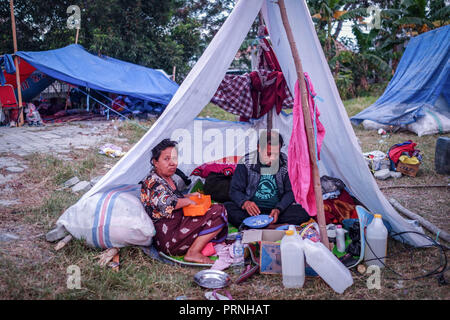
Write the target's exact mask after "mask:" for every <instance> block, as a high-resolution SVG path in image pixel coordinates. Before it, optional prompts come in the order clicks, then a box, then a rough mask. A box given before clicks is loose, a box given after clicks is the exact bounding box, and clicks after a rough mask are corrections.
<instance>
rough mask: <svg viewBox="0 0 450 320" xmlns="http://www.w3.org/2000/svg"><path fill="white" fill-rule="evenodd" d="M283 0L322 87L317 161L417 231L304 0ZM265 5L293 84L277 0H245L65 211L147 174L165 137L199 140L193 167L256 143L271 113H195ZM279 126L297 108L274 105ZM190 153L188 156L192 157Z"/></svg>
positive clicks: (410, 237) (403, 227)
mask: <svg viewBox="0 0 450 320" xmlns="http://www.w3.org/2000/svg"><path fill="white" fill-rule="evenodd" d="M285 3H286V8H287V12H288V18H289V22H290V24H291V27H292V30H293V33H294V37H295V41H296V43H297V47H298V51H299V55H300V58H301V60H302V63H303V68H304V71H305V72H307V73H308V74H309V76H310V78H311V80H312V82H313V84H314V87H315V89H316V92H317V94H318V95H319V96H320V97H321V98H322V99H323V101H321V102H318V107H319V109H320V112H321V116H320V120H321V122H322V124H323V125H324V126H325V129H326V135H325V138H324V141H323V144H322V150H321V160H320V163H319V169H320V173H321V175H323V174H326V175H329V176H333V177H336V178H339V179H341V180H342V181H343V182H344V183H345V184H346V186H347V187H348V189H349V190H350V192H351V193H352V194H353V195H354V196H355V197H356V198H357V199H358V200H359V201H361V202H362V203H363V204H364V205H365V206H366V207H367V208H368V209H369V210H370V211H372V212H373V213H380V214H382V215H383V218H384V219H385V220H386V221H388V222H389V224H390V225H391V226H392V228H393V230H394V231H417V229H415V228H414V227H413V225H412V224H411V223H408V221H407V220H405V219H404V218H403V217H401V216H400V215H399V214H398V213H397V212H396V211H395V210H394V208H393V207H392V206H391V205H390V203H389V202H388V201H387V199H386V198H385V197H384V195H383V194H382V193H381V191H380V190H379V188H378V186H377V184H376V181H375V179H374V178H373V176H372V174H371V172H370V171H369V169H368V166H367V164H366V162H365V160H364V158H363V156H362V151H361V148H360V146H359V144H358V142H357V139H356V136H355V133H354V131H353V128H352V126H351V124H350V120H349V118H348V115H347V113H346V110H345V108H344V106H343V103H342V101H341V99H340V97H339V94H338V90H337V88H336V85H335V82H334V79H333V76H332V74H331V72H330V69H329V67H328V63H327V61H326V58H325V56H324V53H323V51H322V47H321V45H320V42H319V40H318V37H317V34H316V32H315V29H314V25H313V22H312V19H311V16H310V13H309V10H308V7H307V5H306V2H305V0H286V1H285ZM260 11H261V12H262V14H263V18H264V21H265V23H266V26H267V28H268V31H269V36H270V39H271V42H272V45H273V48H274V52H275V54H276V56H277V58H278V60H279V62H280V65H281V68H282V71H283V74H284V76H285V78H286V81H287V83H288V86H289V88H290V91H291V92H294V85H295V82H296V80H297V76H296V71H295V66H294V60H293V57H292V54H291V50H290V47H289V43H288V40H287V36H286V32H285V30H284V27H283V24H282V20H281V15H280V9H279V6H278V4H277V3H276V2H274V1H271V0H245V1H243V0H241V1H239V2H238V3H237V4H236V6H235V8H234V9H233V11H232V13H231V14H230V16H229V17H228V18H227V20H226V21H225V23H224V24H223V26H222V27H221V29H220V30H219V32H218V33H217V34H216V36H215V37H214V39H213V40H212V41H211V43H210V45H209V46H208V48H207V49H206V50H205V52H204V53H203V55H202V56H201V57H200V59H199V60H198V62H197V63H196V64H195V66H194V67H193V68H192V70H191V72H190V73H189V74H188V76H187V77H186V79H185V80H184V82H183V83H182V84H181V86H180V88H179V89H178V91H177V92H176V94H175V95H174V97H173V98H172V100H171V101H170V103H169V105H168V106H167V108H166V110H165V111H164V113H163V114H162V115H161V116H160V117H159V119H158V120H157V121H156V122H155V124H154V125H153V126H152V127H151V128H150V130H149V131H148V132H147V133H146V134H145V135H144V136H143V137H142V138H141V140H140V141H139V142H138V143H136V145H135V146H134V147H133V148H132V149H131V150H130V151H129V152H128V153H127V154H126V155H125V156H124V157H123V158H122V159H121V160H120V161H119V162H118V163H117V164H116V165H115V166H114V167H113V168H112V169H111V170H110V171H109V172H108V173H107V174H106V175H105V176H104V177H103V178H102V179H101V180H100V181H99V182H98V183H97V184H96V185H95V186H94V187H93V188H92V189H91V190H90V191H88V192H87V193H86V194H85V195H84V196H83V197H82V198H81V199H80V200H79V201H78V202H77V203H76V204H75V205H73V206H72V207H71V208H69V209H68V210H67V211H70V212H71V213H72V214H73V213H78V214H82V208H85V207H86V206H85V204H86V203H88V202H89V201H93V200H92V198H93V196H94V195H96V194H98V193H99V192H102V191H105V190H107V189H110V188H111V187H112V186H119V185H127V184H136V183H138V182H139V181H141V180H142V179H143V178H145V176H146V175H147V174H148V172H149V171H150V162H149V160H150V155H151V149H152V148H153V147H154V146H155V145H156V144H157V143H159V142H160V141H161V140H162V139H164V138H173V139H174V138H175V139H178V140H180V141H181V142H184V143H185V144H184V146H186V145H192V146H193V149H192V150H193V151H192V150H191V151H188V150H180V165H179V167H180V169H181V170H183V171H184V172H185V173H187V174H190V173H191V170H192V169H193V168H194V167H196V166H198V165H200V164H202V163H204V162H207V161H211V160H215V159H220V158H221V157H223V156H228V155H235V154H236V153H237V154H238V155H243V154H242V152H247V151H250V150H251V145H252V144H251V143H249V142H248V141H249V140H250V141H252V139H253V142H254V138H255V137H252V136H250V137H249V138H248V139H247V138H246V133H247V134H248V133H249V132H250V131H251V129H258V128H265V127H266V117H263V118H261V119H258V120H255V121H250V122H248V123H242V122H231V121H219V120H213V119H200V118H196V117H197V116H198V114H199V113H200V112H201V110H202V109H203V108H204V107H205V106H206V105H207V104H208V103H209V102H210V100H211V98H212V97H213V95H214V93H215V91H216V90H217V88H218V86H219V84H220V82H221V81H222V79H223V78H224V75H225V73H226V71H227V69H228V67H229V66H230V64H231V62H232V60H233V58H234V57H235V54H236V52H237V51H238V49H239V47H240V45H241V43H242V42H243V40H244V38H245V37H246V35H247V33H248V31H249V30H250V27H251V25H252V23H253V22H254V20H255V18H256V17H257V15H258V13H259V12H260ZM273 128H275V129H279V130H280V132H281V134H282V135H283V136H284V137H285V140H286V141H287V140H288V139H289V137H290V136H291V130H292V116H291V115H286V114H284V113H282V114H281V115H280V116H278V115H276V114H275V113H274V114H273ZM208 129H209V130H208ZM233 130H235V131H233ZM236 130H237V132H240V133H239V134H237V135H236V134H235V137H234V138H236V140H237V143H235V144H234V145H230V139H229V138H228V137H227V138H226V139H225V138H224V137H226V136H227V134H228V133H230V132H234V133H236ZM239 130H240V131H239ZM249 130H250V131H249ZM234 138H233V139H232V140H234ZM246 141H247V142H246ZM241 147H242V149H239V148H241ZM180 149H182V148H180ZM237 150H238V151H237ZM189 159H190V160H191V161H190V163H186V162H188V161H187V160H189ZM67 211H66V213H67ZM57 224H58V222H57ZM403 238H404V239H405V240H406V241H407V242H408V243H410V244H412V245H416V246H419V245H425V244H427V243H426V241H425V239H424V238H423V237H421V236H420V235H417V234H413V233H411V234H405V235H404V236H403Z"/></svg>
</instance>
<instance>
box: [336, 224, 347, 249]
mask: <svg viewBox="0 0 450 320" xmlns="http://www.w3.org/2000/svg"><path fill="white" fill-rule="evenodd" d="M336 246H337V249H338V251H339V252H345V232H344V229H342V226H341V225H340V224H339V225H337V226H336Z"/></svg>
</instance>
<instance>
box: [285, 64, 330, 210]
mask: <svg viewBox="0 0 450 320" xmlns="http://www.w3.org/2000/svg"><path fill="white" fill-rule="evenodd" d="M305 77H306V80H307V92H308V102H309V108H310V113H311V120H312V121H313V119H314V118H313V117H314V106H315V102H314V96H315V95H316V93H315V92H314V88H313V85H312V83H311V79H310V78H309V76H308V74H307V73H306V72H305ZM308 86H309V90H310V91H311V93H312V96H311V94H310V92H309V90H308ZM319 115H320V113H319V109H318V108H317V107H316V114H315V117H316V126H317V141H316V143H317V145H316V146H317V154H318V157H319V159H320V148H321V146H322V141H323V138H324V136H325V128H324V126H323V125H322V123H321V122H320V121H319ZM293 117H294V118H293V126H292V135H291V140H290V142H289V148H288V159H289V161H288V172H289V178H290V180H291V184H292V191H293V193H294V197H295V201H296V202H297V203H299V204H301V205H302V207H303V208H304V209H305V210H306V212H308V213H309V215H310V216H316V215H317V206H316V197H315V195H314V186H313V177H312V166H311V162H310V159H309V148H308V140H307V138H306V128H305V121H304V118H303V112H302V101H301V92H300V87H299V83H298V81H297V82H296V83H295V99H294V110H293ZM313 125H314V121H313ZM313 161H316V159H313Z"/></svg>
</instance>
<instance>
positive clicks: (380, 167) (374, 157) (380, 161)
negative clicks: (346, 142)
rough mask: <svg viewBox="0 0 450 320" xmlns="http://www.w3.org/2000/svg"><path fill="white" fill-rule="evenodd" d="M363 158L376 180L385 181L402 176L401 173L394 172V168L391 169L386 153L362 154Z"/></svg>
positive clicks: (371, 152)
mask: <svg viewBox="0 0 450 320" xmlns="http://www.w3.org/2000/svg"><path fill="white" fill-rule="evenodd" d="M363 156H364V159H365V160H366V162H367V165H368V166H369V169H370V170H371V171H372V173H373V175H374V177H375V178H376V179H379V180H386V179H388V178H390V177H393V178H400V177H401V176H402V174H401V172H396V170H395V167H394V168H393V169H392V168H391V162H390V160H389V157H388V155H387V154H386V153H384V152H382V151H380V150H374V151H370V152H366V153H363Z"/></svg>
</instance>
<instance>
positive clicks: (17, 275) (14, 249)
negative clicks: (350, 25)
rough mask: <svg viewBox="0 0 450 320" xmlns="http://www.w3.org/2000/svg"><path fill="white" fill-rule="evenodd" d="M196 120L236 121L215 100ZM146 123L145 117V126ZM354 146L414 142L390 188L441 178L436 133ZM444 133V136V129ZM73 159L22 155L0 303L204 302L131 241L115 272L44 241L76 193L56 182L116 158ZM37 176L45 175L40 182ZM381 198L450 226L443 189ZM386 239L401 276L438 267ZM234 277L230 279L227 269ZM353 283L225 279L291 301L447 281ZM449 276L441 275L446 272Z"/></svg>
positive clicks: (382, 295) (132, 132)
mask: <svg viewBox="0 0 450 320" xmlns="http://www.w3.org/2000/svg"><path fill="white" fill-rule="evenodd" d="M373 101H375V98H374V97H369V98H358V99H352V100H349V101H344V105H345V106H346V108H347V111H348V113H349V115H350V116H351V115H353V114H356V113H357V112H358V111H359V110H362V109H363V108H365V107H366V106H368V105H369V104H371V103H373ZM199 116H204V117H207V116H209V117H216V118H220V119H225V120H235V119H236V117H235V116H234V115H231V116H230V115H229V114H227V113H225V112H224V111H222V110H221V109H220V108H218V107H217V106H214V105H211V104H210V105H208V106H207V108H205V109H204V110H203V111H202V113H201V114H200V115H199ZM145 124H146V126H148V127H149V126H150V125H151V122H149V123H145ZM117 130H118V131H119V132H120V133H121V134H122V136H123V137H124V138H126V139H128V141H129V143H130V144H134V143H136V142H137V141H138V140H139V139H140V138H141V137H142V135H143V134H145V130H143V129H142V128H140V127H139V126H136V125H135V124H132V123H128V122H118V123H117ZM355 132H356V135H357V136H358V137H359V139H360V141H361V147H362V150H363V151H371V150H375V149H379V150H381V151H387V148H388V147H389V146H390V145H392V144H394V143H398V142H402V141H405V140H408V139H411V140H413V141H415V142H416V143H418V148H419V149H420V150H422V153H423V154H424V163H423V164H422V166H421V170H420V171H419V175H418V176H417V177H416V178H409V177H403V178H401V179H400V180H392V179H391V180H387V181H377V182H378V184H379V185H380V186H390V185H395V184H426V183H429V184H430V183H444V182H445V181H447V180H446V179H447V177H445V176H440V175H437V174H436V173H435V172H434V169H433V168H434V165H433V163H434V144H435V141H436V138H437V136H426V137H417V136H416V135H414V134H409V133H399V134H395V135H392V136H389V137H387V138H386V139H385V140H384V142H383V143H380V142H379V140H380V139H381V137H380V136H379V135H378V134H377V133H376V132H372V131H365V130H362V129H360V128H355ZM447 136H448V135H447ZM71 156H73V158H74V159H75V160H74V161H73V162H71V163H68V162H64V161H61V160H59V159H57V158H56V157H54V156H52V155H42V154H34V155H32V156H30V157H26V158H25V161H26V162H27V165H28V167H29V168H30V170H27V171H26V172H25V173H23V175H22V177H21V181H23V182H25V183H24V184H23V185H24V187H23V188H24V189H21V194H24V195H25V196H24V197H23V199H22V201H21V202H23V203H26V204H27V206H22V207H20V208H16V209H14V210H11V211H9V212H6V213H0V230H2V228H11V230H13V231H14V232H15V233H17V234H20V235H21V239H20V240H18V241H15V242H7V243H1V242H0V298H2V299H64V300H71V299H75V300H78V299H146V300H147V299H164V300H173V299H175V298H176V297H178V296H181V295H185V296H187V297H188V298H189V299H200V300H203V299H204V293H205V291H206V290H205V289H202V288H200V287H199V286H197V285H196V284H195V283H194V282H193V276H194V274H195V273H196V272H198V271H199V270H201V269H199V268H189V267H180V266H170V265H168V264H163V263H160V262H158V261H154V260H152V259H151V258H149V257H147V256H146V255H145V254H144V253H143V252H142V251H141V250H140V249H139V248H137V247H127V248H123V249H121V251H120V259H121V261H120V270H119V271H118V272H114V271H112V270H111V269H110V268H107V267H105V268H102V267H100V266H98V263H97V256H98V255H99V254H100V253H101V250H98V249H93V248H90V247H88V246H86V244H85V243H84V242H83V241H81V240H72V242H71V243H69V244H68V245H67V246H66V247H64V248H63V249H62V250H60V251H58V252H55V251H54V249H53V245H52V244H49V243H48V242H46V241H45V238H44V237H43V235H44V234H45V233H46V232H47V231H49V230H50V229H51V228H52V227H53V226H54V223H55V222H56V220H57V219H58V217H59V216H60V215H61V213H62V212H64V211H65V210H66V209H67V208H68V207H69V206H71V205H72V204H74V203H75V202H76V201H77V200H78V199H79V198H80V197H81V194H74V193H72V192H71V191H70V190H64V189H63V190H60V187H61V184H62V183H63V182H64V181H66V180H67V179H69V178H71V177H72V176H75V175H76V176H78V177H79V178H80V179H81V180H83V179H85V180H87V179H92V178H93V177H95V176H97V175H101V174H104V173H106V171H107V169H108V168H109V167H111V166H112V165H113V164H114V163H115V162H116V161H118V159H112V158H108V157H106V156H103V155H99V154H97V150H95V149H94V150H87V151H82V150H73V151H72V153H71ZM43 177H45V178H43ZM383 192H384V193H385V195H386V196H394V197H396V198H397V199H398V200H399V201H400V202H401V203H402V204H403V205H405V206H406V207H408V208H410V209H411V210H413V211H416V212H420V213H421V214H423V215H424V216H425V217H426V218H428V219H430V220H431V221H432V222H434V223H436V224H437V225H439V226H440V227H442V228H444V229H447V230H448V229H449V225H448V223H449V222H448V208H449V207H450V203H449V200H448V193H447V192H446V189H444V190H437V189H419V190H416V189H414V191H411V190H408V189H386V190H383ZM409 249H410V248H408V247H405V246H404V245H402V244H401V243H399V242H397V241H394V240H392V239H390V240H389V243H388V253H389V256H390V258H388V260H387V261H388V262H387V263H388V265H389V266H390V267H391V268H393V269H394V270H395V271H396V272H398V273H401V274H402V275H404V276H406V277H414V276H417V275H424V274H425V273H426V272H428V271H430V270H432V269H433V268H435V267H437V266H438V265H439V258H440V255H439V252H438V251H437V249H431V248H430V249H414V250H412V251H410V250H409ZM71 265H77V266H78V267H79V268H80V272H81V289H68V288H67V268H68V267H69V266H71ZM230 275H231V276H232V278H233V279H235V277H236V276H235V275H233V274H232V273H230ZM352 276H353V280H354V284H353V285H352V286H351V287H350V288H349V289H347V290H346V291H345V293H344V294H343V295H339V294H336V293H334V292H333V290H331V289H330V288H329V287H328V286H327V285H326V284H325V282H324V281H323V280H321V279H320V278H307V280H306V282H305V285H304V287H303V288H302V289H285V288H284V287H283V286H282V282H281V275H255V276H253V277H252V278H250V279H249V280H248V281H246V282H245V283H243V284H241V285H236V284H234V283H233V284H231V285H230V286H229V287H228V288H227V289H228V290H229V291H230V292H231V294H232V295H233V297H234V298H235V299H249V300H272V299H274V300H279V299H283V300H296V299H324V300H325V299H367V300H369V299H370V300H380V299H393V300H398V299H433V300H440V299H444V300H448V299H450V294H449V291H448V288H447V287H446V286H440V285H439V284H438V282H437V279H436V278H435V277H427V278H423V279H419V280H410V281H406V280H403V281H402V280H399V279H398V276H396V275H395V274H393V273H392V272H391V271H389V270H384V271H383V272H382V279H381V289H379V290H378V289H368V287H367V281H368V279H369V276H370V275H368V274H360V273H358V272H356V271H355V270H352ZM447 278H448V272H447Z"/></svg>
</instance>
